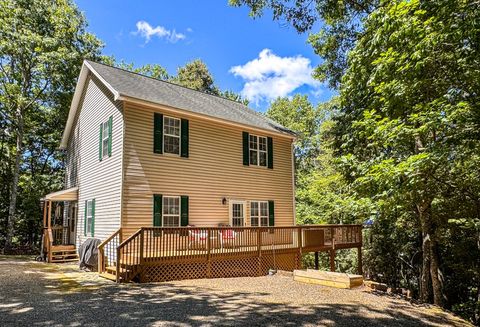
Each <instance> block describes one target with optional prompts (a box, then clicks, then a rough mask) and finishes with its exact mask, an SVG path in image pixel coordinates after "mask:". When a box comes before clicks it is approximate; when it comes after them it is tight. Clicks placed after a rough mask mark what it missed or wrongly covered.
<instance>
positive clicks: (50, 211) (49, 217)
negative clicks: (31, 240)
mask: <svg viewBox="0 0 480 327" xmlns="http://www.w3.org/2000/svg"><path fill="white" fill-rule="evenodd" d="M47 227H48V229H50V228H51V227H52V201H50V200H48V221H47Z"/></svg>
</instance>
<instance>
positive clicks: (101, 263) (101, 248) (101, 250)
mask: <svg viewBox="0 0 480 327" xmlns="http://www.w3.org/2000/svg"><path fill="white" fill-rule="evenodd" d="M117 235H118V236H119V237H120V242H121V237H122V228H119V229H117V230H116V231H115V232H113V234H112V235H110V236H109V237H107V238H106V239H105V240H104V241H103V242H102V243H100V244H99V245H98V247H97V249H98V272H99V273H102V272H105V268H106V266H105V246H107V244H108V243H110V242H111V241H112V240H113V239H114V238H115V237H116V236H117ZM117 261H118V260H117Z"/></svg>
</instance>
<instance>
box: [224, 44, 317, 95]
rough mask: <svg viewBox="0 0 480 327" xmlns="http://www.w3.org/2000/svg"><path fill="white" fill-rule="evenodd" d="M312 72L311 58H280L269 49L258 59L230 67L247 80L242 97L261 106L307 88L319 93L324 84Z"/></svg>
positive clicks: (232, 71)
mask: <svg viewBox="0 0 480 327" xmlns="http://www.w3.org/2000/svg"><path fill="white" fill-rule="evenodd" d="M312 70H313V68H312V66H311V64H310V59H308V58H305V57H302V56H300V55H299V56H295V57H279V56H277V55H276V54H274V53H273V52H272V51H271V50H270V49H263V50H262V51H261V52H260V54H259V55H258V58H255V59H253V60H251V61H249V62H247V63H246V64H245V65H239V66H234V67H232V68H230V73H232V74H234V75H235V76H238V77H241V78H242V79H244V80H245V85H244V87H243V89H242V91H241V94H242V96H244V97H245V98H247V99H249V100H250V101H252V102H254V103H257V104H258V103H259V102H260V101H262V100H265V101H270V100H273V99H275V98H277V97H284V96H288V95H289V94H290V93H291V92H293V91H294V90H296V89H297V88H299V87H301V86H304V85H307V86H309V87H311V88H313V89H314V92H313V93H314V94H315V92H317V93H318V92H319V88H320V86H321V83H320V82H318V81H317V80H315V79H314V78H313V77H312Z"/></svg>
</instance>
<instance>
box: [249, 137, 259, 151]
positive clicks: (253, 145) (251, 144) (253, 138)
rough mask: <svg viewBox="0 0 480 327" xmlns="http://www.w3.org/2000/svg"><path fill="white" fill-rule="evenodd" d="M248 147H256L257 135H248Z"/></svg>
mask: <svg viewBox="0 0 480 327" xmlns="http://www.w3.org/2000/svg"><path fill="white" fill-rule="evenodd" d="M250 149H255V150H256V149H257V137H256V136H254V135H250Z"/></svg>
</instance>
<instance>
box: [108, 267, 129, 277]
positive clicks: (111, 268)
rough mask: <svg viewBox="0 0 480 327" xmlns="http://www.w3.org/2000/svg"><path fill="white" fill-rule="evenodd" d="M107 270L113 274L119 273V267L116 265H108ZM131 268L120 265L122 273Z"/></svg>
mask: <svg viewBox="0 0 480 327" xmlns="http://www.w3.org/2000/svg"><path fill="white" fill-rule="evenodd" d="M105 270H106V271H107V272H109V273H111V274H114V275H116V274H117V267H115V266H108V267H105ZM130 271H131V269H128V268H124V267H120V273H122V274H124V273H126V272H130Z"/></svg>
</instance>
